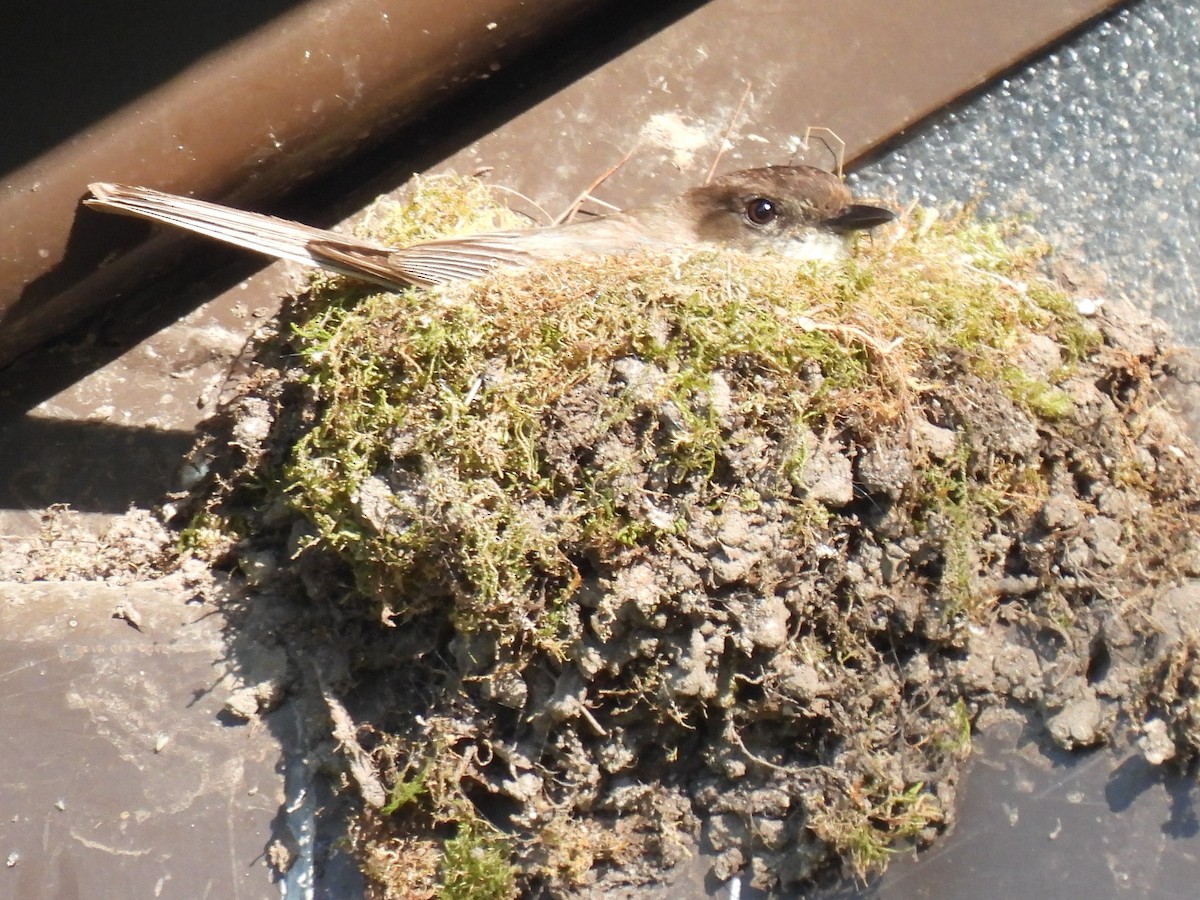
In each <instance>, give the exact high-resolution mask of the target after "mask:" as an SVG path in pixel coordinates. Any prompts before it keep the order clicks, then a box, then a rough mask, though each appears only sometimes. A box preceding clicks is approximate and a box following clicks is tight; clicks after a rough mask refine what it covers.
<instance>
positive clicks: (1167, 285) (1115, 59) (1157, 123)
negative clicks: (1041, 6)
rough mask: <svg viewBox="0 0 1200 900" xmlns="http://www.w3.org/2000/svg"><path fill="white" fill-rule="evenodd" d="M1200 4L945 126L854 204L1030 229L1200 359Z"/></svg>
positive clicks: (1125, 24) (1068, 60)
mask: <svg viewBox="0 0 1200 900" xmlns="http://www.w3.org/2000/svg"><path fill="white" fill-rule="evenodd" d="M1198 110H1200V3H1198V2H1194V0H1148V2H1142V3H1137V4H1134V5H1133V6H1131V7H1128V8H1126V9H1124V10H1123V11H1121V12H1119V13H1118V14H1116V15H1115V16H1114V17H1112V18H1111V19H1109V20H1107V21H1104V22H1101V23H1099V24H1097V25H1096V26H1095V27H1094V28H1091V29H1089V30H1088V31H1087V32H1085V33H1083V34H1081V35H1079V36H1077V37H1076V38H1075V39H1074V40H1072V41H1070V42H1069V43H1068V44H1066V45H1064V46H1062V47H1060V48H1059V49H1058V50H1057V51H1056V52H1054V53H1052V54H1050V55H1048V56H1046V57H1044V58H1043V59H1041V60H1038V61H1037V62H1035V63H1034V64H1033V65H1032V66H1030V67H1028V68H1025V69H1023V70H1021V71H1020V72H1019V73H1017V74H1016V75H1014V76H1013V77H1011V78H1008V79H1005V80H1003V81H1002V82H1000V83H998V84H995V85H993V86H992V87H991V88H989V89H988V90H987V91H985V92H984V93H982V94H981V95H979V96H977V97H975V98H974V99H973V100H971V101H970V102H969V103H967V104H965V105H964V106H962V107H961V108H958V109H955V110H952V111H949V112H946V113H942V114H939V115H938V116H936V117H935V118H934V120H933V121H932V122H930V123H928V124H927V125H926V126H925V127H923V128H922V129H920V131H919V132H918V133H917V134H915V135H914V136H913V137H912V138H911V139H909V140H908V141H907V142H905V143H903V144H901V145H900V146H899V147H898V149H896V150H895V151H893V152H891V153H889V154H888V155H886V156H885V157H883V158H881V159H879V160H877V161H876V162H874V163H872V164H871V165H869V166H867V167H865V168H863V169H860V170H859V171H858V172H857V173H856V174H855V175H854V176H852V178H851V185H852V186H853V187H854V189H855V191H856V192H859V193H864V194H868V195H870V194H876V195H888V194H891V193H895V195H896V196H897V197H898V198H899V199H900V200H901V201H902V202H906V201H908V200H911V199H914V198H915V199H919V200H920V201H921V202H922V203H926V204H930V205H934V206H939V207H942V206H947V205H953V204H959V203H962V202H964V201H967V200H970V199H972V198H974V197H978V198H981V200H982V202H981V206H980V213H981V214H982V215H995V214H998V213H1016V214H1019V215H1021V216H1023V217H1028V218H1029V219H1030V220H1031V221H1032V223H1033V224H1034V226H1035V227H1036V228H1037V229H1038V230H1039V231H1040V232H1041V233H1042V234H1044V235H1046V237H1048V238H1049V239H1050V240H1051V241H1052V242H1053V243H1054V244H1055V245H1056V246H1058V247H1060V248H1063V249H1065V250H1068V251H1077V252H1078V253H1079V254H1080V255H1081V256H1082V258H1083V260H1084V261H1085V262H1087V263H1089V264H1094V265H1097V266H1099V267H1100V268H1101V269H1103V270H1104V271H1106V272H1107V273H1108V276H1109V278H1110V279H1111V283H1110V286H1109V289H1108V293H1109V294H1111V295H1117V296H1119V295H1121V294H1124V295H1125V296H1128V297H1129V298H1130V299H1131V300H1133V301H1134V302H1136V303H1138V304H1139V305H1140V306H1142V307H1144V308H1147V309H1150V310H1151V311H1153V312H1154V313H1155V314H1156V315H1159V316H1161V317H1162V318H1164V319H1166V320H1167V321H1168V322H1170V323H1171V324H1172V325H1174V326H1175V328H1176V330H1177V333H1178V334H1179V336H1180V338H1181V340H1182V341H1183V342H1185V343H1187V344H1190V345H1192V346H1200V112H1198Z"/></svg>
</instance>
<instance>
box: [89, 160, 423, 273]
mask: <svg viewBox="0 0 1200 900" xmlns="http://www.w3.org/2000/svg"><path fill="white" fill-rule="evenodd" d="M88 188H89V190H90V191H91V192H92V196H91V197H89V198H88V199H87V200H85V201H84V202H85V203H86V204H87V205H88V206H91V207H94V208H96V209H102V210H105V211H106V212H113V213H118V214H121V215H126V216H135V217H137V218H140V219H149V220H150V221H152V222H162V223H164V224H167V225H174V226H175V227H177V228H183V229H185V230H187V231H192V232H195V233H196V234H202V235H204V236H205V237H209V238H213V239H214V240H218V241H223V242H224V243H228V244H233V245H235V246H238V247H242V248H244V249H246V250H253V251H254V252H256V253H262V254H265V255H266V256H273V257H276V258H278V259H286V260H291V261H292V262H296V263H300V264H301V265H305V266H315V267H318V268H323V269H329V270H331V271H335V272H339V273H341V274H343V275H350V276H352V277H357V278H366V279H369V280H370V281H375V282H378V283H380V284H383V285H384V286H386V287H391V288H402V287H407V286H409V285H410V284H411V283H412V282H411V281H410V280H409V279H406V278H404V277H403V275H402V274H401V273H399V272H394V273H391V272H387V271H386V269H385V268H384V267H383V266H381V265H380V260H381V259H382V260H384V261H386V258H387V255H388V254H389V253H390V252H391V248H388V247H385V246H383V245H381V244H372V243H369V242H367V241H360V240H357V239H356V238H351V237H347V236H346V235H344V234H338V233H337V232H334V231H325V230H323V229H320V228H311V227H309V226H308V225H301V224H299V223H297V222H289V221H288V220H286V219H279V218H276V217H275V216H267V215H262V214H261V213H252V212H245V211H243V210H239V209H233V208H231V207H228V206H221V205H220V204H217V203H209V202H207V201H205V200H196V199H194V198H192V197H180V196H177V195H175V194H166V193H163V192H161V191H155V190H151V189H150V188H143V187H132V186H129V185H123V184H109V183H105V182H98V183H96V184H92V185H89V186H88ZM314 246H316V247H321V246H325V247H336V248H337V249H338V251H339V254H338V255H339V259H336V260H334V259H331V258H330V257H329V256H327V255H323V254H320V253H314V252H313V249H312V248H313V247H314ZM359 253H361V254H362V255H363V256H364V257H366V258H368V259H369V260H370V261H371V263H372V264H370V265H368V266H362V265H356V264H355V263H354V262H353V257H354V255H355V254H359Z"/></svg>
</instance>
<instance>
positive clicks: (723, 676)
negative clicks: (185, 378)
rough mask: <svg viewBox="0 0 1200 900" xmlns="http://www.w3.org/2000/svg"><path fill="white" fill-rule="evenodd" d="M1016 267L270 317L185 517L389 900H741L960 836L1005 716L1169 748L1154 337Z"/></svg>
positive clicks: (1166, 574)
mask: <svg viewBox="0 0 1200 900" xmlns="http://www.w3.org/2000/svg"><path fill="white" fill-rule="evenodd" d="M1043 253H1044V248H1040V247H1038V246H1036V245H1032V246H1031V245H1029V244H1022V243H1021V242H1020V241H1018V240H1016V235H1014V234H1012V233H1006V232H1005V230H1004V229H1003V228H999V227H997V226H982V225H976V224H971V223H967V222H965V221H960V222H954V223H950V224H943V223H939V222H937V221H936V220H934V219H932V218H929V217H922V216H921V215H920V214H919V213H918V214H914V217H913V218H912V219H911V220H910V221H908V222H907V223H904V224H903V225H901V226H900V227H899V228H897V229H896V230H895V231H894V232H892V233H891V234H889V235H881V236H880V237H879V238H878V239H877V240H876V241H875V242H874V243H873V244H865V245H863V246H861V247H860V248H859V249H858V251H857V253H856V254H855V256H854V257H853V258H852V259H851V260H849V261H848V262H847V263H845V264H844V265H839V266H836V267H827V266H826V267H817V266H813V265H811V264H798V263H788V262H784V261H780V260H761V259H759V260H753V259H742V258H740V257H739V258H731V257H729V256H720V257H714V256H709V255H692V256H674V257H671V256H652V257H636V258H626V259H621V260H597V261H594V262H587V263H582V264H580V265H579V266H577V267H572V269H571V270H570V271H563V270H561V269H558V270H551V269H533V270H530V271H526V272H507V273H503V274H500V275H497V276H496V277H494V278H491V279H488V280H485V281H483V282H481V283H478V284H475V285H469V286H458V287H452V288H447V289H445V290H440V291H430V292H416V291H414V292H411V293H406V294H402V295H363V294H357V295H353V296H347V293H346V291H345V289H344V287H343V286H341V285H338V284H336V283H331V284H324V285H319V286H318V287H317V288H316V289H314V292H313V294H312V295H311V296H309V297H306V298H301V299H300V300H299V301H298V302H297V303H296V305H295V307H294V309H293V310H292V311H291V318H290V321H289V329H288V332H287V333H286V334H284V335H281V337H280V338H279V340H278V341H276V342H275V343H273V344H271V345H270V346H267V347H265V348H264V349H263V353H262V355H261V368H260V370H259V372H258V373H257V374H256V375H255V377H254V378H252V379H250V380H249V381H248V382H247V383H246V384H245V386H244V387H243V391H242V396H241V397H240V398H238V399H237V400H235V401H234V402H233V403H231V404H230V405H229V407H228V408H227V410H226V412H225V414H224V417H223V419H222V420H221V421H219V422H217V423H215V424H214V431H213V435H212V437H211V439H210V440H209V441H208V442H207V443H205V444H202V445H201V446H200V447H199V448H198V449H197V451H196V459H195V463H196V465H197V467H198V469H200V470H203V471H206V472H208V473H209V474H208V475H207V476H206V478H205V479H204V480H203V481H202V483H201V485H200V486H199V487H198V488H196V489H195V490H194V491H193V493H192V494H191V498H190V499H187V500H182V499H181V501H180V507H179V508H180V510H182V511H183V512H186V514H187V515H188V516H189V517H190V523H191V524H190V525H189V528H188V529H187V530H186V531H185V533H184V538H185V543H187V544H188V545H189V546H191V547H192V548H193V550H194V552H201V553H204V554H207V555H208V556H210V557H211V558H214V559H217V560H219V561H220V562H222V563H224V564H227V565H232V566H234V567H239V568H240V569H241V570H242V571H243V573H244V575H245V577H246V579H247V580H248V581H249V582H251V583H252V585H253V586H254V587H255V589H256V590H261V591H262V592H263V593H264V596H266V595H271V596H283V595H287V596H290V597H292V598H302V599H303V604H304V607H305V608H306V609H307V612H306V613H305V614H303V615H299V616H297V617H296V618H295V620H294V621H293V623H292V625H291V628H290V633H289V634H288V635H287V636H286V640H287V641H288V642H289V644H290V646H291V647H292V652H293V653H294V654H295V655H296V656H298V657H300V658H304V659H305V660H306V661H308V662H310V663H311V664H312V665H315V666H319V667H323V671H321V672H320V682H321V685H322V690H324V691H326V692H327V693H328V694H329V695H330V697H332V696H333V695H337V698H338V699H337V700H336V709H337V713H336V716H335V718H336V719H337V727H338V738H339V742H340V745H341V747H342V748H343V751H344V753H345V755H346V757H347V759H349V760H350V765H349V766H348V769H347V771H349V772H350V774H348V775H347V776H346V780H345V784H346V785H347V786H348V787H350V788H353V789H355V790H356V791H358V792H359V793H360V794H361V795H362V797H363V808H364V813H363V815H362V818H361V819H360V821H359V822H358V824H357V825H356V827H355V835H356V841H357V844H358V850H359V854H360V858H361V859H362V860H363V864H364V868H365V870H366V871H367V872H368V874H369V875H371V877H372V878H373V879H374V881H375V883H376V885H377V887H378V889H379V891H380V893H381V895H385V896H395V897H421V896H435V895H439V894H440V895H443V896H472V897H488V896H493V897H502V896H510V895H513V894H515V893H519V892H527V891H530V890H534V889H538V890H541V891H543V892H545V894H546V895H548V896H571V895H573V894H575V893H578V892H580V891H582V890H585V889H586V890H589V891H593V892H600V893H602V892H603V891H605V890H609V889H614V890H615V889H617V888H620V887H621V886H623V885H631V884H633V885H636V884H642V883H646V882H649V881H653V880H656V879H660V878H662V877H663V876H664V874H666V873H668V872H670V871H671V870H672V869H673V868H674V867H676V866H678V865H680V864H681V863H683V862H684V861H685V860H686V859H688V858H689V857H690V855H692V854H693V853H694V852H696V850H697V848H700V849H703V850H704V851H706V852H708V853H710V854H711V863H712V872H713V874H714V875H715V876H716V877H717V878H718V879H726V878H729V877H732V876H734V875H741V876H743V877H745V878H747V879H748V880H749V881H750V882H752V883H753V884H755V885H757V886H760V887H764V888H777V887H784V888H794V887H795V886H796V885H798V884H801V883H805V882H809V881H812V880H813V879H815V878H818V877H819V876H820V875H821V874H822V873H825V872H828V871H830V870H836V869H837V868H838V867H841V868H842V869H844V870H845V871H849V872H852V873H854V874H856V875H858V876H860V877H866V876H867V875H868V874H869V873H871V872H875V871H879V870H880V869H882V868H883V867H884V866H885V865H886V862H887V859H888V858H889V855H890V854H891V853H893V852H894V851H895V850H896V849H897V848H899V847H903V846H913V845H921V844H924V843H927V842H928V841H930V840H932V839H933V838H934V837H935V836H936V835H937V834H938V832H939V831H940V830H941V829H943V828H944V827H945V826H946V825H947V824H948V823H949V822H951V821H952V820H953V816H954V802H955V790H956V784H957V780H958V777H959V774H960V772H961V769H962V766H963V764H964V762H965V760H966V759H967V757H968V756H969V754H970V749H971V730H972V724H973V723H974V722H976V721H977V720H978V718H979V717H980V716H981V715H982V714H984V713H985V712H987V711H989V710H993V709H997V708H1004V707H1009V708H1016V709H1019V710H1022V711H1024V712H1025V713H1027V714H1028V715H1029V716H1031V717H1032V718H1033V719H1034V720H1037V721H1041V722H1043V723H1044V725H1045V728H1046V732H1047V734H1048V735H1049V738H1050V739H1051V740H1052V741H1053V742H1055V743H1057V744H1058V745H1060V746H1062V747H1064V748H1087V747H1092V746H1096V745H1098V744H1100V743H1103V742H1105V741H1106V740H1108V739H1109V738H1110V736H1111V735H1112V733H1113V729H1114V728H1116V727H1117V726H1118V724H1119V723H1134V726H1135V727H1137V728H1139V729H1141V734H1142V737H1141V741H1142V746H1143V748H1144V750H1145V752H1146V755H1147V757H1148V758H1151V759H1153V760H1154V761H1156V762H1165V761H1167V760H1175V761H1177V762H1178V761H1184V760H1188V759H1191V758H1192V757H1193V756H1194V755H1195V752H1196V747H1197V746H1198V743H1197V737H1198V735H1200V731H1198V729H1200V724H1198V723H1200V700H1198V699H1197V698H1198V697H1200V691H1197V683H1198V682H1197V679H1198V677H1200V652H1198V649H1197V638H1196V629H1195V626H1194V625H1193V624H1192V623H1193V622H1195V621H1196V617H1195V616H1194V615H1190V614H1189V612H1188V611H1189V610H1191V609H1193V608H1194V607H1195V605H1196V602H1197V601H1196V588H1195V586H1194V584H1193V583H1192V581H1191V579H1193V578H1195V576H1196V575H1197V573H1198V572H1200V547H1198V546H1197V544H1196V542H1195V539H1194V538H1193V534H1194V533H1195V524H1196V518H1197V510H1198V508H1200V507H1198V505H1197V502H1198V500H1200V492H1198V490H1197V485H1196V483H1195V472H1196V470H1197V469H1196V463H1197V455H1196V447H1195V444H1194V443H1193V441H1192V439H1191V438H1190V437H1189V436H1188V435H1187V433H1186V430H1185V427H1184V426H1183V425H1182V424H1181V422H1180V420H1179V419H1178V418H1177V417H1176V416H1175V415H1174V414H1172V413H1171V412H1170V411H1169V410H1168V409H1167V408H1166V407H1165V406H1163V405H1162V403H1161V402H1160V393H1159V385H1160V383H1161V381H1162V378H1163V373H1164V371H1165V369H1166V368H1169V367H1170V365H1171V364H1172V363H1171V360H1172V359H1173V358H1174V357H1172V356H1171V351H1169V348H1168V338H1167V335H1166V334H1165V333H1164V332H1163V331H1161V330H1160V329H1159V328H1158V327H1157V326H1156V325H1155V324H1154V323H1153V322H1151V321H1149V320H1148V319H1146V318H1144V317H1142V316H1140V315H1139V314H1137V313H1136V312H1134V311H1133V310H1131V309H1129V308H1127V307H1124V306H1119V305H1108V306H1105V307H1103V308H1102V311H1101V313H1100V314H1099V315H1097V316H1096V317H1094V318H1091V319H1085V318H1083V317H1082V316H1080V314H1079V313H1078V312H1076V310H1075V307H1074V305H1073V304H1072V302H1071V301H1070V299H1069V298H1068V297H1067V296H1066V295H1065V294H1064V293H1063V292H1062V291H1060V290H1059V289H1058V288H1056V287H1055V286H1054V285H1052V284H1050V283H1049V282H1047V281H1046V280H1045V279H1043V278H1042V277H1041V276H1040V275H1039V274H1038V273H1039V271H1040V269H1039V266H1040V261H1041V257H1042V255H1043ZM230 448H232V449H230ZM333 708H334V707H331V709H333Z"/></svg>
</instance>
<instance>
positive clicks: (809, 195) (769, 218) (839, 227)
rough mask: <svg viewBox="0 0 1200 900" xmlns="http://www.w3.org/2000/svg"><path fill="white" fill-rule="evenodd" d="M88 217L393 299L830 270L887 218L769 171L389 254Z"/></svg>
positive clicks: (233, 217)
mask: <svg viewBox="0 0 1200 900" xmlns="http://www.w3.org/2000/svg"><path fill="white" fill-rule="evenodd" d="M89 189H90V190H91V192H92V195H93V196H92V197H91V198H89V199H87V200H86V201H85V202H86V203H87V205H88V206H92V207H95V208H97V209H103V210H107V211H108V212H115V213H121V214H123V215H129V216H138V217H140V218H143V219H151V220H153V221H157V222H165V223H167V224H169V225H175V226H177V227H179V228H186V229H188V230H190V231H195V232H198V233H199V234H203V235H207V236H208V237H211V238H215V239H216V240H219V241H225V242H226V243H230V244H236V245H237V246H239V247H245V248H247V249H249V250H256V251H258V252H259V253H265V254H267V255H268V256H275V257H279V258H280V259H289V260H292V261H294V262H298V263H301V264H303V265H308V266H317V267H319V268H322V269H327V270H329V271H332V272H338V273H340V274H342V275H349V276H351V277H353V278H360V279H363V280H366V281H372V282H375V283H377V284H381V285H383V286H384V287H387V288H391V289H393V290H397V289H400V288H405V287H409V286H413V285H416V286H418V287H429V286H431V285H434V284H439V283H442V282H446V281H453V280H456V279H467V278H477V277H479V276H480V275H484V274H486V273H487V272H490V271H491V270H492V269H494V268H496V267H498V266H523V265H529V264H531V263H533V262H537V261H540V260H556V259H557V260H561V259H570V258H572V257H576V256H579V255H613V254H620V253H628V252H630V251H634V250H644V249H659V250H665V249H671V248H680V247H714V246H716V247H732V248H734V249H736V250H741V251H743V252H747V253H765V252H770V251H774V252H776V253H779V254H781V255H784V256H790V257H796V258H800V259H836V258H839V257H840V256H842V255H843V254H844V252H845V245H846V238H847V236H848V235H849V234H850V233H851V232H854V231H859V230H863V229H867V228H873V227H875V226H876V225H882V224H883V223H885V222H890V221H891V220H892V219H894V218H895V213H893V212H892V211H891V210H888V209H882V208H880V207H878V206H863V205H861V204H857V203H854V202H852V201H853V197H851V195H850V191H849V190H848V189H847V188H846V186H845V185H844V184H842V182H841V180H840V179H838V178H837V177H836V176H834V175H831V174H830V173H829V172H825V171H822V170H821V169H815V168H813V167H811V166H768V167H766V168H763V169H746V170H744V171H741V172H732V173H730V174H728V175H723V176H721V177H720V178H717V179H715V180H713V181H712V182H710V183H709V184H706V185H703V186H702V187H697V188H692V189H691V190H689V191H686V192H684V193H683V194H680V195H679V196H678V197H676V198H675V199H673V200H668V201H666V202H664V203H659V204H656V205H654V206H643V207H637V208H634V209H629V210H625V211H623V212H619V213H614V214H612V215H607V216H599V217H597V218H593V219H586V220H582V221H578V222H572V223H569V224H566V225H552V226H547V227H543V228H531V229H528V230H526V231H497V232H490V233H486V234H477V235H471V236H468V237H457V238H447V239H445V240H436V241H428V242H426V243H423V244H414V245H413V246H410V247H388V246H385V245H383V244H376V243H372V242H370V241H362V240H358V239H357V238H353V237H349V236H347V235H343V234H338V233H336V232H333V231H322V230H320V229H317V228H310V227H308V226H307V225H300V224H298V223H295V222H289V221H287V220H285V219H277V218H274V217H273V216H264V215H260V214H258V213H249V212H242V211H241V210H237V209H232V208H230V207H228V206H219V205H217V204H215V203H206V202H205V201H203V200H193V199H192V198H190V197H180V196H176V195H174V194H164V193H160V192H159V191H153V190H150V189H149V188H141V187H127V186H125V185H120V184H107V183H98V184H93V185H89Z"/></svg>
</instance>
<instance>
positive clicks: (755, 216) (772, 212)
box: [746, 197, 779, 225]
mask: <svg viewBox="0 0 1200 900" xmlns="http://www.w3.org/2000/svg"><path fill="white" fill-rule="evenodd" d="M777 215H779V209H778V208H777V207H776V206H775V204H774V203H773V202H771V201H770V200H768V199H767V198H766V197H755V198H754V199H753V200H751V201H750V202H749V203H747V204H746V218H747V219H749V220H750V224H751V225H767V224H769V223H771V222H773V221H775V217H776V216H777Z"/></svg>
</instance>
